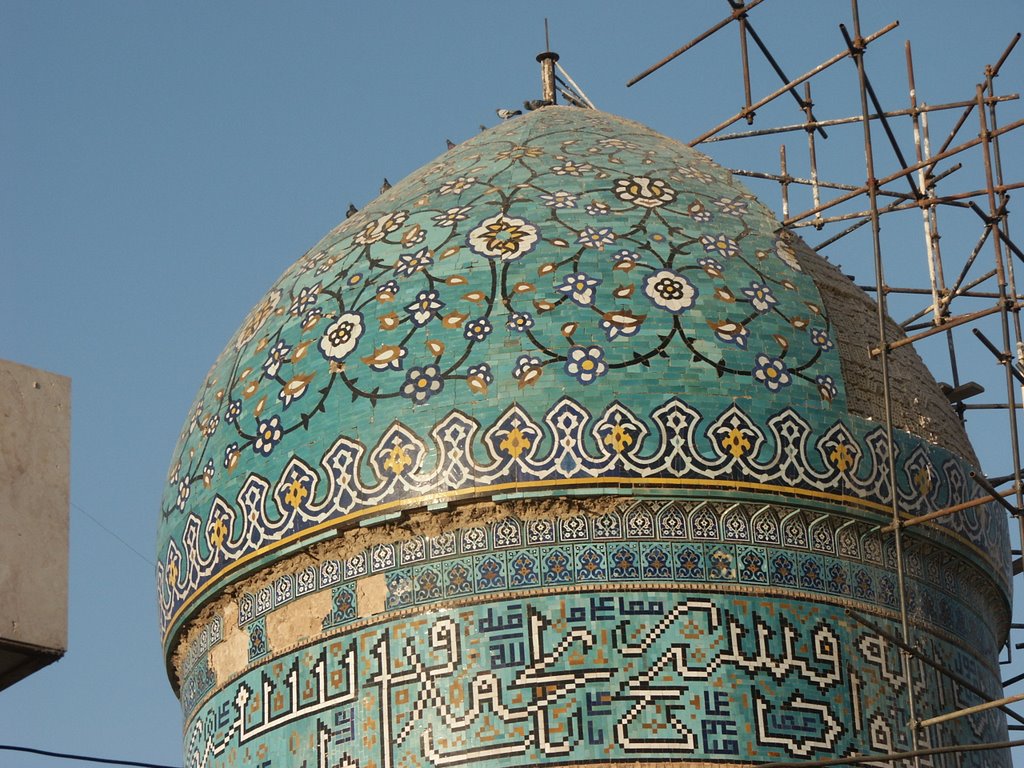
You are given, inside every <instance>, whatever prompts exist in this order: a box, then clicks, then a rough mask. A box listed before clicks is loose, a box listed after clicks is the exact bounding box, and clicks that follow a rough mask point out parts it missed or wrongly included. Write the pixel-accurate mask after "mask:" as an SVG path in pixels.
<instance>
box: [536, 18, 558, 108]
mask: <svg viewBox="0 0 1024 768" xmlns="http://www.w3.org/2000/svg"><path fill="white" fill-rule="evenodd" d="M537 61H539V62H540V87H541V94H540V97H541V99H542V100H543V101H546V102H548V103H549V104H554V103H556V101H557V95H558V94H557V91H556V89H555V62H556V61H558V54H557V53H555V52H554V51H552V50H551V39H550V37H549V36H548V20H547V19H546V18H545V19H544V52H543V53H538V54H537Z"/></svg>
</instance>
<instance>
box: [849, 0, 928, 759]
mask: <svg viewBox="0 0 1024 768" xmlns="http://www.w3.org/2000/svg"><path fill="white" fill-rule="evenodd" d="M850 5H851V10H852V13H853V35H854V38H853V51H852V55H853V61H854V64H856V66H857V82H858V85H859V90H860V108H861V114H862V115H863V118H864V119H863V121H862V125H863V127H864V164H865V168H866V171H867V188H868V199H869V201H870V205H871V245H872V249H873V255H874V262H875V291H876V296H875V298H876V301H877V305H876V306H877V321H878V348H879V355H878V359H879V362H880V364H881V369H882V400H883V404H884V409H885V434H886V448H887V450H886V453H887V464H888V466H887V472H888V476H889V493H890V506H891V511H892V521H893V526H894V528H893V534H892V535H893V543H894V545H895V548H896V581H897V588H898V595H899V612H900V633H901V635H902V639H903V642H904V643H906V644H907V645H911V642H910V623H909V621H908V619H907V591H906V578H905V574H904V568H903V531H902V527H901V526H900V510H899V496H898V494H897V485H896V483H897V477H896V445H895V441H894V439H893V425H892V392H891V391H890V387H889V346H888V344H887V342H886V338H885V319H886V316H887V314H888V313H887V312H886V304H887V301H886V294H885V270H884V268H883V265H882V244H881V239H880V235H879V233H880V229H881V228H880V226H879V214H878V180H877V179H876V178H875V160H874V155H873V152H872V146H871V120H870V113H869V112H868V93H867V78H866V75H865V72H864V39H863V38H862V37H861V33H860V12H859V9H858V6H857V0H850ZM900 659H901V662H902V667H903V676H904V679H905V680H906V681H907V715H908V720H909V722H911V723H913V722H914V721H916V720H917V707H916V701H915V698H916V697H915V695H914V680H913V675H912V671H911V668H910V655H909V654H908V653H907V652H906V651H904V650H902V649H901V650H900ZM910 740H911V745H912V749H914V750H916V749H917V745H918V741H917V733H916V731H915V730H914V729H913V728H911V729H910ZM914 765H915V766H920V762H919V760H918V758H916V757H915V758H914Z"/></svg>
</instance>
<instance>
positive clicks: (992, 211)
mask: <svg viewBox="0 0 1024 768" xmlns="http://www.w3.org/2000/svg"><path fill="white" fill-rule="evenodd" d="M975 98H976V99H977V102H978V122H979V128H980V130H981V151H982V159H983V160H984V161H985V184H986V186H987V188H988V189H987V192H988V195H987V197H988V211H989V218H990V222H991V224H990V226H993V227H997V226H999V222H998V221H996V220H995V219H996V213H997V208H996V195H995V191H994V190H993V178H992V159H991V156H990V151H991V135H990V134H989V129H988V121H987V120H986V117H985V92H984V90H983V89H982V86H981V85H978V86H977V89H976V92H975ZM992 247H993V248H994V249H995V250H994V253H995V257H996V264H995V267H996V280H997V281H998V286H999V322H1000V325H1001V327H1002V332H1003V351H1004V352H1007V353H1010V313H1009V310H1008V307H1009V306H1010V305H1011V304H1013V302H1011V301H1009V299H1008V298H1007V292H1006V287H1007V283H1006V271H1005V269H1004V266H1003V264H1004V262H1003V241H1002V239H1001V238H1000V237H999V236H998V235H994V236H993V237H992ZM1013 359H1014V356H1013V354H1012V353H1010V354H1009V356H1008V357H1007V358H1006V359H1005V361H1004V363H1003V368H1004V370H1005V372H1006V402H1007V405H1008V409H1007V412H1008V413H1009V417H1010V452H1011V456H1012V457H1013V481H1014V483H1015V485H1016V489H1017V493H1016V500H1017V503H1016V507H1017V509H1020V508H1021V506H1022V504H1024V495H1022V489H1021V485H1020V482H1021V473H1020V444H1019V442H1018V436H1017V406H1016V400H1017V398H1016V387H1015V386H1014V380H1013V373H1012V369H1011V366H1012V365H1013ZM1018 524H1021V521H1020V517H1018ZM1022 530H1024V529H1022Z"/></svg>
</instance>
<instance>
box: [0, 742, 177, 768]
mask: <svg viewBox="0 0 1024 768" xmlns="http://www.w3.org/2000/svg"><path fill="white" fill-rule="evenodd" d="M4 749H5V750H8V751H10V752H28V753H29V754H32V755H44V756H46V757H59V758H61V759H62V760H83V761H86V762H90V763H106V764H107V765H134V766H139V768H180V766H177V765H167V764H165V763H140V762H137V761H135V760H113V759H111V758H108V757H88V756H87V755H74V754H70V753H68V752H50V751H48V750H45V749H33V748H32V747H16V746H13V745H11V744H0V750H4Z"/></svg>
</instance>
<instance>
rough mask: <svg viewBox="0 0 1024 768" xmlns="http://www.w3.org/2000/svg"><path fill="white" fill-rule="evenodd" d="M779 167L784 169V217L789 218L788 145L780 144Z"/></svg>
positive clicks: (782, 182)
mask: <svg viewBox="0 0 1024 768" xmlns="http://www.w3.org/2000/svg"><path fill="white" fill-rule="evenodd" d="M779 168H780V169H781V171H782V181H781V182H780V184H781V186H782V218H784V219H788V218H789V168H788V167H787V165H786V145H785V144H781V145H780V146H779Z"/></svg>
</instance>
